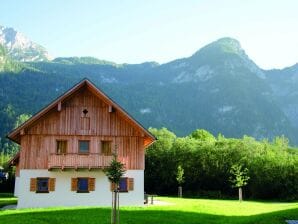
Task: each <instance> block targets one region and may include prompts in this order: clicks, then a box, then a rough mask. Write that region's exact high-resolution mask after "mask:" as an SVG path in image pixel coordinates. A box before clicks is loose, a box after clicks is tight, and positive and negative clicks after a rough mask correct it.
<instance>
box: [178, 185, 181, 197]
mask: <svg viewBox="0 0 298 224" xmlns="http://www.w3.org/2000/svg"><path fill="white" fill-rule="evenodd" d="M178 197H179V198H182V187H181V186H179V187H178Z"/></svg>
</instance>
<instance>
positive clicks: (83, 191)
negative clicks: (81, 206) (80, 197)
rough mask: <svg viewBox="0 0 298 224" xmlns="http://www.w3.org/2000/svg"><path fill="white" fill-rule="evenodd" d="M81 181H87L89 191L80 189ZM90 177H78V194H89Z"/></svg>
mask: <svg viewBox="0 0 298 224" xmlns="http://www.w3.org/2000/svg"><path fill="white" fill-rule="evenodd" d="M80 180H86V181H87V189H86V190H81V189H80V188H79V184H80ZM89 192H90V191H89V177H77V193H89Z"/></svg>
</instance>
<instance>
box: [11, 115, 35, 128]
mask: <svg viewBox="0 0 298 224" xmlns="http://www.w3.org/2000/svg"><path fill="white" fill-rule="evenodd" d="M30 117H31V114H20V115H19V116H17V119H16V122H15V125H14V127H15V128H17V127H19V126H20V125H21V124H23V123H24V122H25V121H27V120H28V119H29V118H30Z"/></svg>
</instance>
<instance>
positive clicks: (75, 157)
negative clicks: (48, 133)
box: [48, 153, 112, 170]
mask: <svg viewBox="0 0 298 224" xmlns="http://www.w3.org/2000/svg"><path fill="white" fill-rule="evenodd" d="M111 160H112V156H104V155H101V154H98V153H90V154H86V155H84V154H61V155H60V154H50V156H49V160H48V161H49V162H48V169H49V170H51V169H54V168H59V169H66V168H73V169H79V168H88V169H92V168H105V167H108V166H109V165H110V162H111Z"/></svg>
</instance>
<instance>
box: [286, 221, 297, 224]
mask: <svg viewBox="0 0 298 224" xmlns="http://www.w3.org/2000/svg"><path fill="white" fill-rule="evenodd" d="M286 222H287V223H288V224H298V220H286Z"/></svg>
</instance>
